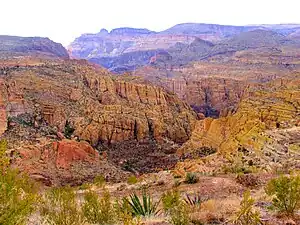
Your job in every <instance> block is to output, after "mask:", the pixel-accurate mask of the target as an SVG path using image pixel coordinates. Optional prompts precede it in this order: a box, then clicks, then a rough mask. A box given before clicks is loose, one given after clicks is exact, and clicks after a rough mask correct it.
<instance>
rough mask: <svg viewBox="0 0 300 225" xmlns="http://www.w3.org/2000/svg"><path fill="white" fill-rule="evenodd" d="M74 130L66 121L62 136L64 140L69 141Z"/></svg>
mask: <svg viewBox="0 0 300 225" xmlns="http://www.w3.org/2000/svg"><path fill="white" fill-rule="evenodd" d="M74 131H75V129H74V128H73V127H72V126H71V123H70V122H69V121H68V120H67V121H66V124H65V130H64V135H65V137H66V138H68V139H70V138H71V136H72V134H73V133H74Z"/></svg>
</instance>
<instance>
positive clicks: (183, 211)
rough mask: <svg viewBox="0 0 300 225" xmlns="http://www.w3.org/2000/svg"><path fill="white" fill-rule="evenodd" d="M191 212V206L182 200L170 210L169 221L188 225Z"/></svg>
mask: <svg viewBox="0 0 300 225" xmlns="http://www.w3.org/2000/svg"><path fill="white" fill-rule="evenodd" d="M189 214H190V210H189V207H188V206H187V205H186V204H185V203H183V202H180V203H179V204H178V205H176V206H174V207H173V208H171V209H170V210H169V215H170V219H169V222H170V223H171V224H173V225H187V224H189V222H190V216H189Z"/></svg>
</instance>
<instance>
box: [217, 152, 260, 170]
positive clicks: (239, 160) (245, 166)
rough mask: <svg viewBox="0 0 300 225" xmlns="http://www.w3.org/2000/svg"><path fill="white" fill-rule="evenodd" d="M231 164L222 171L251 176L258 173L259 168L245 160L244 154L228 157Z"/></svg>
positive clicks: (224, 166) (226, 165)
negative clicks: (250, 174)
mask: <svg viewBox="0 0 300 225" xmlns="http://www.w3.org/2000/svg"><path fill="white" fill-rule="evenodd" d="M226 157H227V159H228V162H229V164H225V165H223V167H222V171H223V172H224V173H225V174H227V173H235V174H249V173H253V172H256V171H257V168H256V167H255V166H254V165H252V164H250V165H249V162H247V161H245V160H244V159H243V154H242V153H238V154H234V155H227V156H226Z"/></svg>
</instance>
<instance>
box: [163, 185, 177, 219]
mask: <svg viewBox="0 0 300 225" xmlns="http://www.w3.org/2000/svg"><path fill="white" fill-rule="evenodd" d="M161 200H162V205H163V209H164V212H165V213H166V214H167V213H168V212H169V211H170V210H171V209H172V208H174V207H176V206H178V205H179V204H180V202H181V200H180V193H179V191H178V190H176V189H174V190H171V191H167V192H165V193H163V195H162V198H161Z"/></svg>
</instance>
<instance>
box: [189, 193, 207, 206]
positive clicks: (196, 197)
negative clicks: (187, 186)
mask: <svg viewBox="0 0 300 225" xmlns="http://www.w3.org/2000/svg"><path fill="white" fill-rule="evenodd" d="M206 200H207V199H206V198H203V197H202V195H201V194H200V193H197V194H193V195H189V194H186V198H185V199H184V201H185V203H186V204H187V205H190V206H192V207H200V206H201V204H202V202H204V201H206Z"/></svg>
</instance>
